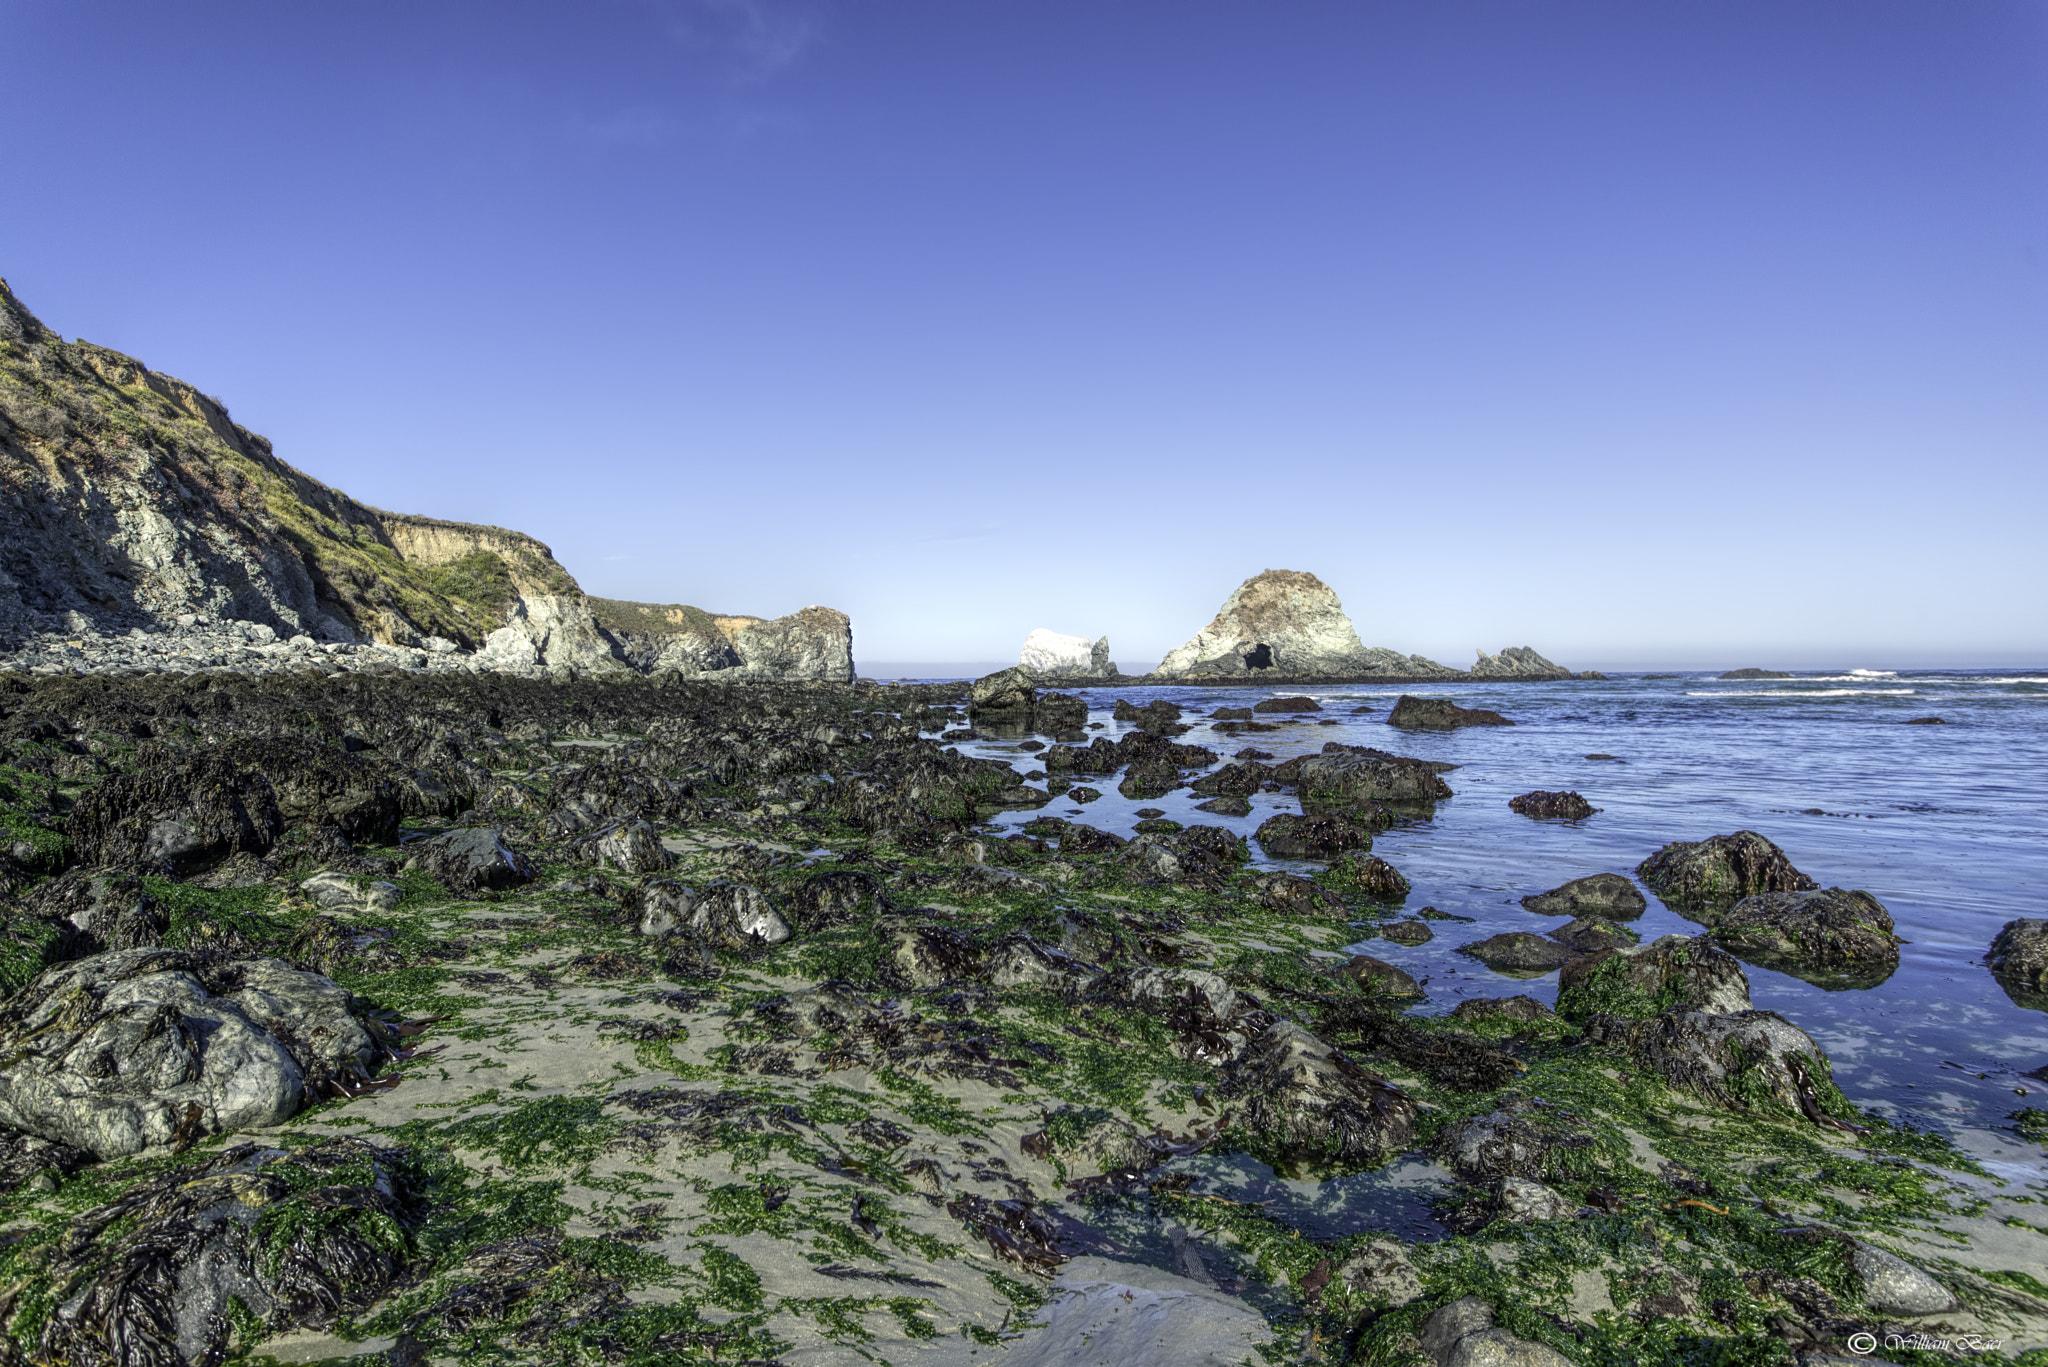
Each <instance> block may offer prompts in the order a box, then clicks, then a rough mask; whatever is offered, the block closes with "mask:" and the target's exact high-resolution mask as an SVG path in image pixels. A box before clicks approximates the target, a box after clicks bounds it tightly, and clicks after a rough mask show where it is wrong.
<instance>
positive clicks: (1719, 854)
mask: <svg viewBox="0 0 2048 1367" xmlns="http://www.w3.org/2000/svg"><path fill="white" fill-rule="evenodd" d="M1636 877H1638V878H1640V879H1642V880H1643V885H1644V886H1645V887H1647V888H1649V889H1650V890H1651V891H1652V892H1654V893H1656V894H1657V895H1658V896H1659V897H1662V898H1663V899H1664V900H1665V901H1667V902H1671V903H1673V904H1675V905H1679V906H1711V905H1717V904H1718V905H1729V904H1732V903H1734V902H1738V901H1740V900H1741V899H1743V898H1745V897H1754V896H1755V895H1756V894H1758V893H1760V892H1812V891H1814V890H1815V889H1816V888H1818V887H1819V886H1820V884H1818V883H1816V882H1814V881H1813V880H1812V879H1811V878H1808V877H1807V876H1806V875H1805V874H1803V873H1801V872H1800V871H1799V870H1798V869H1795V868H1793V867H1792V861H1791V860H1790V859H1787V858H1786V857H1785V852H1784V851H1783V850H1781V849H1779V848H1778V847H1777V846H1776V845H1773V844H1772V843H1771V842H1770V841H1769V840H1766V839H1765V838H1764V837H1763V836H1761V835H1758V834H1757V833H1756V832H1755V831H1737V832H1735V834H1733V835H1716V836H1710V837H1708V838H1707V839H1705V840H1677V841H1673V842H1672V843H1671V844H1669V845H1666V846H1665V847H1664V848H1663V849H1661V850H1658V851H1657V852H1656V853H1655V854H1653V855H1651V856H1650V857H1649V858H1648V859H1645V860H1644V861H1643V862H1642V863H1640V864H1638V865H1637V866H1636Z"/></svg>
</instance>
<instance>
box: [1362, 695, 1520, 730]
mask: <svg viewBox="0 0 2048 1367" xmlns="http://www.w3.org/2000/svg"><path fill="white" fill-rule="evenodd" d="M1387 725H1389V726H1398V727H1400V728H1401V729H1402V730H1404V731H1455V730H1457V729H1458V728H1459V727H1462V726H1513V725H1514V723H1513V722H1511V721H1509V720H1508V719H1507V718H1506V717H1503V716H1502V715H1501V714H1500V713H1498V712H1489V711H1487V710H1486V709H1485V708H1483V707H1460V706H1458V704H1456V703H1454V702H1452V701H1451V700H1450V699H1449V698H1417V697H1412V696H1410V695H1409V694H1406V693H1403V694H1402V695H1401V696H1400V697H1399V698H1398V699H1396V700H1395V702H1394V710H1393V711H1391V712H1389V713H1387Z"/></svg>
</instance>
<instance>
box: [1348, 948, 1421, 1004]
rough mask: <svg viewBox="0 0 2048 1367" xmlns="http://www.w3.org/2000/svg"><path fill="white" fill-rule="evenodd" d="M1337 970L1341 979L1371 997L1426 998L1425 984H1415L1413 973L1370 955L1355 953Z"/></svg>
mask: <svg viewBox="0 0 2048 1367" xmlns="http://www.w3.org/2000/svg"><path fill="white" fill-rule="evenodd" d="M1334 971H1335V973H1336V974H1337V976H1338V977H1340V978H1344V979H1347V980H1348V981H1350V982H1353V983H1356V984H1357V985H1358V987H1359V989H1360V990H1361V991H1363V992H1364V993H1365V994H1366V995H1367V996H1369V997H1393V998H1397V999H1404V1000H1405V999H1411V998H1418V997H1420V996H1422V984H1421V983H1418V982H1417V981H1415V977H1414V975H1413V974H1411V973H1409V972H1408V970H1406V969H1404V968H1397V967H1395V966H1394V965H1393V964H1390V963H1388V962H1387V961H1386V960H1385V959H1375V958H1374V957H1373V956H1372V955H1370V954H1354V955H1352V956H1351V957H1350V958H1348V959H1346V960H1345V961H1344V962H1343V963H1342V964H1340V965H1338V967H1337V968H1336V969H1335V970H1334Z"/></svg>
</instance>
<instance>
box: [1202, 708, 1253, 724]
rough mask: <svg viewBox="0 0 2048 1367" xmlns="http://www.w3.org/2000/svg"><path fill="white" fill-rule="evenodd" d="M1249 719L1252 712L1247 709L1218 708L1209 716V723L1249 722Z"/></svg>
mask: <svg viewBox="0 0 2048 1367" xmlns="http://www.w3.org/2000/svg"><path fill="white" fill-rule="evenodd" d="M1251 719H1252V710H1251V709H1250V708H1249V707H1219V708H1217V709H1216V710H1215V711H1214V712H1211V713H1210V714H1209V720H1210V721H1250V720H1251Z"/></svg>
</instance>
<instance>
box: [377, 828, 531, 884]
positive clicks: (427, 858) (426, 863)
mask: <svg viewBox="0 0 2048 1367" xmlns="http://www.w3.org/2000/svg"><path fill="white" fill-rule="evenodd" d="M406 852H407V853H408V854H409V855H410V856H411V858H410V859H409V860H408V861H407V863H406V867H407V868H410V869H414V870H417V871H418V872H420V873H424V874H426V875H427V876H428V877H429V878H432V879H433V880H435V881H436V882H438V883H439V884H440V885H441V886H442V887H444V888H446V889H448V891H450V892H452V893H455V894H456V895H457V896H467V895H469V894H473V893H479V892H489V891H502V890H504V889H507V888H516V887H518V886H519V885H520V884H522V883H530V882H532V881H533V880H534V878H535V877H536V876H537V874H538V870H536V869H535V868H534V866H533V861H531V860H529V859H528V858H527V857H526V856H525V855H523V854H520V853H519V852H518V851H516V850H514V849H513V848H512V847H511V846H510V845H507V844H506V843H505V840H504V837H503V836H501V835H499V834H498V832H497V831H496V830H495V829H493V828H491V827H489V826H466V827H463V828H462V829H460V830H453V831H449V832H447V833H445V834H443V835H437V836H435V837H434V838H433V839H431V840H422V841H420V842H418V843H417V844H414V845H408V846H407V847H406Z"/></svg>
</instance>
